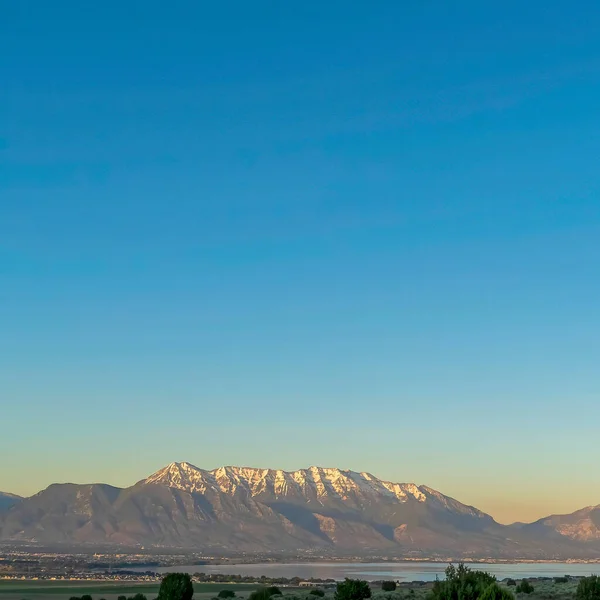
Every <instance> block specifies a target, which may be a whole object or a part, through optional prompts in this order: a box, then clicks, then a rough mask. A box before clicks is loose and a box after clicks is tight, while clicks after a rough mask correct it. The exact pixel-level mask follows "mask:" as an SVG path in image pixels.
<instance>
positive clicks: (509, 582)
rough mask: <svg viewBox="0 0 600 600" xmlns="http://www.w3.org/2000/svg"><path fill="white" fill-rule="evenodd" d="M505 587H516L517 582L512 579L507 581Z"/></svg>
mask: <svg viewBox="0 0 600 600" xmlns="http://www.w3.org/2000/svg"><path fill="white" fill-rule="evenodd" d="M506 585H507V586H509V587H512V586H516V585H517V582H516V581H515V580H514V579H509V580H507V582H506Z"/></svg>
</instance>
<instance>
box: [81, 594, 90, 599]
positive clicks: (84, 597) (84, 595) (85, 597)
mask: <svg viewBox="0 0 600 600" xmlns="http://www.w3.org/2000/svg"><path fill="white" fill-rule="evenodd" d="M81 600H92V597H91V596H90V595H89V594H83V596H81Z"/></svg>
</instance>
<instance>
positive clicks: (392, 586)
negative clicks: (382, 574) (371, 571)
mask: <svg viewBox="0 0 600 600" xmlns="http://www.w3.org/2000/svg"><path fill="white" fill-rule="evenodd" d="M381 589H382V590H383V591H384V592H395V591H396V582H395V581H384V582H382V584H381Z"/></svg>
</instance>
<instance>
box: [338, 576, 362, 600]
mask: <svg viewBox="0 0 600 600" xmlns="http://www.w3.org/2000/svg"><path fill="white" fill-rule="evenodd" d="M370 597H371V588H370V587H369V584H368V583H367V582H366V581H363V580H362V579H348V578H346V579H344V581H339V582H338V584H337V585H336V588H335V600H364V599H365V598H370Z"/></svg>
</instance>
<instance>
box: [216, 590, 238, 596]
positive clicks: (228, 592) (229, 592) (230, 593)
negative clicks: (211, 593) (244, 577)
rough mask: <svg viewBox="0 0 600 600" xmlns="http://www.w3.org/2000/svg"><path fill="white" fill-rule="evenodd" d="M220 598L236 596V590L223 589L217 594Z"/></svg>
mask: <svg viewBox="0 0 600 600" xmlns="http://www.w3.org/2000/svg"><path fill="white" fill-rule="evenodd" d="M217 597H218V598H235V592H234V591H233V590H221V591H220V592H219V593H218V594H217Z"/></svg>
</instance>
